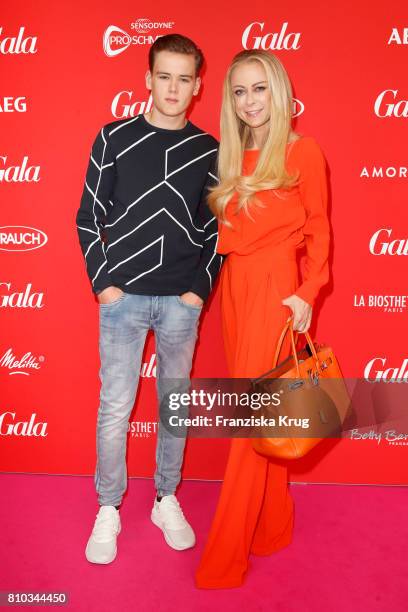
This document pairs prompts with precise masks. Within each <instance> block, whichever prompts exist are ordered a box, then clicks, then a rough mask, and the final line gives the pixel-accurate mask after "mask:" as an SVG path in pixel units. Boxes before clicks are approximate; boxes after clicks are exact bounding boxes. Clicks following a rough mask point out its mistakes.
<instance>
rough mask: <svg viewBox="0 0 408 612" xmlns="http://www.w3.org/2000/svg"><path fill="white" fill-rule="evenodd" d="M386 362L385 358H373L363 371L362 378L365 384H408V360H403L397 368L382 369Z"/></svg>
mask: <svg viewBox="0 0 408 612" xmlns="http://www.w3.org/2000/svg"><path fill="white" fill-rule="evenodd" d="M386 362H387V360H386V358H385V357H374V359H371V361H369V362H368V363H367V365H366V367H365V369H364V378H365V380H366V381H367V382H370V383H375V382H385V383H394V382H399V383H401V382H404V383H407V382H408V359H404V361H403V362H402V364H401V366H400V367H399V368H385V369H382V368H384V366H385V364H386Z"/></svg>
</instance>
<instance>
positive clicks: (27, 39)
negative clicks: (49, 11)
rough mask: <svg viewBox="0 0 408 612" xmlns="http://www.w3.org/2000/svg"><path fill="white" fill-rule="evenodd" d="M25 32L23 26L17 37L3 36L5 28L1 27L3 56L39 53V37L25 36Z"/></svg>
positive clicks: (0, 37)
mask: <svg viewBox="0 0 408 612" xmlns="http://www.w3.org/2000/svg"><path fill="white" fill-rule="evenodd" d="M24 30H25V27H24V26H21V27H20V29H19V31H18V34H17V36H3V27H2V26H0V53H2V54H3V55H8V54H10V55H16V54H20V53H23V54H24V55H26V54H28V53H37V37H36V36H25V34H24Z"/></svg>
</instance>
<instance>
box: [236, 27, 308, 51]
mask: <svg viewBox="0 0 408 612" xmlns="http://www.w3.org/2000/svg"><path fill="white" fill-rule="evenodd" d="M264 28H265V22H263V21H253V22H252V23H250V24H249V26H247V27H246V28H245V30H244V32H243V34H242V46H243V47H244V49H264V50H267V49H273V50H275V51H280V50H281V49H286V50H289V49H293V50H297V49H300V44H299V40H300V32H296V33H294V32H289V33H287V29H288V22H287V21H285V23H284V24H283V25H282V26H281V29H280V31H279V32H270V33H267V34H264V33H263V32H264Z"/></svg>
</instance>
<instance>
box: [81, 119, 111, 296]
mask: <svg viewBox="0 0 408 612" xmlns="http://www.w3.org/2000/svg"><path fill="white" fill-rule="evenodd" d="M114 179H115V158H114V155H113V153H112V150H111V147H110V143H109V136H108V134H107V132H106V130H105V129H104V128H102V129H101V131H100V132H99V134H98V135H97V137H96V139H95V141H94V143H93V146H92V151H91V156H90V159H89V164H88V169H87V173H86V178H85V185H84V189H83V193H82V198H81V203H80V207H79V210H78V212H77V215H76V224H77V232H78V237H79V243H80V245H81V250H82V254H83V256H84V259H85V265H86V271H87V274H88V277H89V280H90V282H91V286H92V291H93V292H94V293H100V292H101V291H103V289H106V287H109V286H110V285H113V281H112V279H111V277H110V275H109V272H108V270H107V261H106V256H105V245H104V242H103V240H102V237H101V232H102V230H103V227H104V223H105V220H106V215H107V211H108V209H109V208H110V206H111V204H110V203H109V199H110V196H111V193H112V191H113V185H114Z"/></svg>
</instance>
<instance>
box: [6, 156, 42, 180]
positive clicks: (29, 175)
mask: <svg viewBox="0 0 408 612" xmlns="http://www.w3.org/2000/svg"><path fill="white" fill-rule="evenodd" d="M6 163H7V155H5V156H1V155H0V182H1V181H5V182H6V183H23V182H26V183H33V182H34V183H38V181H39V180H40V166H29V165H28V157H27V156H25V157H23V162H22V164H21V166H8V167H6Z"/></svg>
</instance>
